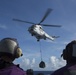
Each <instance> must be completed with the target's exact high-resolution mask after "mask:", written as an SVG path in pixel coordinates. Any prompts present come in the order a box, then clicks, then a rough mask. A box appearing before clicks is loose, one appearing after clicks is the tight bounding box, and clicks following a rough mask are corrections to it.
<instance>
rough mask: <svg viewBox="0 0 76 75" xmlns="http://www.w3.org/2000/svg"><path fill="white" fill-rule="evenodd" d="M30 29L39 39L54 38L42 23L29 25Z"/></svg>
mask: <svg viewBox="0 0 76 75" xmlns="http://www.w3.org/2000/svg"><path fill="white" fill-rule="evenodd" d="M28 31H29V32H30V33H31V35H32V36H35V37H36V38H37V41H39V40H40V39H44V40H46V38H49V39H51V40H54V38H53V37H51V36H49V35H48V34H47V33H46V32H45V31H44V30H43V28H42V26H41V25H32V26H31V27H29V29H28Z"/></svg>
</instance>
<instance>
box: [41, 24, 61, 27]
mask: <svg viewBox="0 0 76 75" xmlns="http://www.w3.org/2000/svg"><path fill="white" fill-rule="evenodd" d="M41 25H42V26H49V27H61V25H47V24H41Z"/></svg>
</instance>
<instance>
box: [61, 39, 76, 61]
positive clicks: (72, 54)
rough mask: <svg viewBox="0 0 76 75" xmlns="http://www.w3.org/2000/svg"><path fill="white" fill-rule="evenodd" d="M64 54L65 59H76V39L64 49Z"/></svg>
mask: <svg viewBox="0 0 76 75" xmlns="http://www.w3.org/2000/svg"><path fill="white" fill-rule="evenodd" d="M62 56H63V59H64V60H75V61H76V40H74V41H71V42H70V43H69V44H67V46H66V48H65V49H64V50H63V54H62Z"/></svg>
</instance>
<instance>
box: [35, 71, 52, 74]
mask: <svg viewBox="0 0 76 75" xmlns="http://www.w3.org/2000/svg"><path fill="white" fill-rule="evenodd" d="M52 73H53V71H34V75H51V74H52Z"/></svg>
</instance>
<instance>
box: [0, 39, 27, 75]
mask: <svg viewBox="0 0 76 75" xmlns="http://www.w3.org/2000/svg"><path fill="white" fill-rule="evenodd" d="M20 56H22V50H21V49H20V47H19V44H18V42H17V39H15V38H4V39H2V40H1V41H0V75H26V72H25V71H23V70H22V69H21V68H20V67H19V65H15V64H14V63H13V61H14V60H15V59H16V58H19V57H20Z"/></svg>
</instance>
